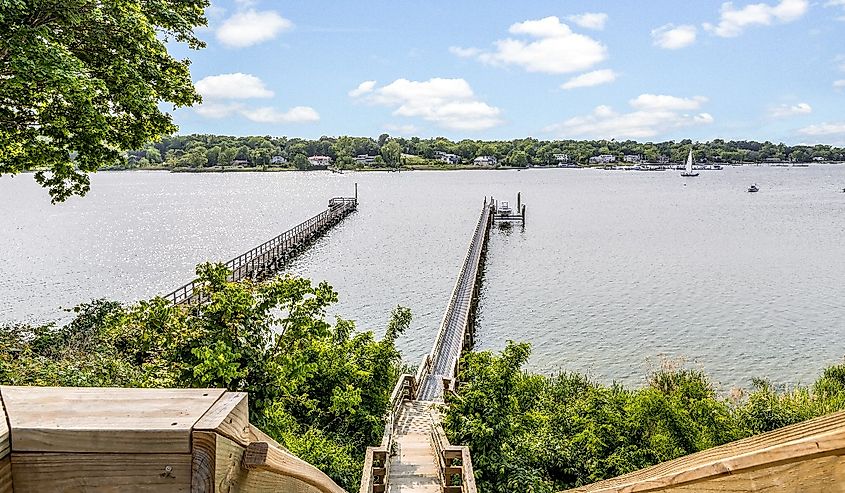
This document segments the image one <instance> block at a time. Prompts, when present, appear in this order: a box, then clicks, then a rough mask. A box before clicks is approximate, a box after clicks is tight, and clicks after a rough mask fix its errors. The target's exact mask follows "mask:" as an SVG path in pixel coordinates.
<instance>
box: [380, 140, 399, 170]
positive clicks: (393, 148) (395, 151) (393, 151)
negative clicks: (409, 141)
mask: <svg viewBox="0 0 845 493" xmlns="http://www.w3.org/2000/svg"><path fill="white" fill-rule="evenodd" d="M381 157H382V159H384V162H385V164H387V165H388V166H391V167H394V168H396V167H398V166H399V160H400V159H401V158H402V147H400V146H399V144H397V143H396V141H390V142H388V143H387V144H385V145H383V146H382V148H381Z"/></svg>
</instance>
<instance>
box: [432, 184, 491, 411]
mask: <svg viewBox="0 0 845 493" xmlns="http://www.w3.org/2000/svg"><path fill="white" fill-rule="evenodd" d="M492 217H493V206H492V202H488V201H487V199H486V198H485V200H484V206H483V207H482V209H481V215H480V216H479V218H478V223H477V224H476V225H475V231H473V234H472V239H471V241H470V244H469V248H468V250H467V254H466V257H465V258H464V263H463V265H462V266H461V271H460V273H459V274H458V279H457V281H456V282H455V287H454V289H453V290H452V296H451V298H450V299H449V305H448V306H447V307H446V312H445V313H444V314H443V321H442V322H441V323H440V329H439V330H438V332H437V339H436V341H435V343H434V346H433V347H432V348H431V352H430V353H429V355H428V356H426V357H425V358H424V359H423V362H422V364H421V365H420V368H419V371H418V373H417V381H418V382H419V387H420V388H419V392H418V394H417V398H418V399H420V400H424V401H442V400H443V388H444V382H446V383H445V384H446V385H448V384H449V382H451V381H452V380H454V378H455V375H456V374H457V370H458V360H459V359H460V357H461V354H462V353H463V351H464V348H465V347H469V346H470V345H471V344H472V340H473V336H474V332H473V330H474V328H475V324H474V317H473V315H474V310H475V306H476V303H477V302H478V289H479V283H480V277H481V263H482V261H483V260H484V254H485V252H486V250H487V239H488V238H489V237H490V225H491V224H492Z"/></svg>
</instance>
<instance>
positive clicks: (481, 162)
mask: <svg viewBox="0 0 845 493" xmlns="http://www.w3.org/2000/svg"><path fill="white" fill-rule="evenodd" d="M472 163H473V164H474V165H476V166H496V165H497V164H498V163H499V161H498V160H497V159H496V156H478V157H477V158H475V159H473V160H472Z"/></svg>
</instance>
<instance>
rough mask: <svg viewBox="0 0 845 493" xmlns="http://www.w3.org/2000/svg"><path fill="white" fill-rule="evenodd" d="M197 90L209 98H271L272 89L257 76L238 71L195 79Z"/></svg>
mask: <svg viewBox="0 0 845 493" xmlns="http://www.w3.org/2000/svg"><path fill="white" fill-rule="evenodd" d="M194 86H195V87H196V88H197V92H199V93H200V94H202V96H203V97H204V98H209V99H252V98H271V97H273V91H271V90H269V89H267V87H266V86H265V85H264V82H263V81H262V80H261V79H259V78H258V77H256V76H254V75H250V74H243V73H240V72H237V73H234V74H220V75H210V76H208V77H204V78H202V79H200V80H199V81H197V83H196V84H194Z"/></svg>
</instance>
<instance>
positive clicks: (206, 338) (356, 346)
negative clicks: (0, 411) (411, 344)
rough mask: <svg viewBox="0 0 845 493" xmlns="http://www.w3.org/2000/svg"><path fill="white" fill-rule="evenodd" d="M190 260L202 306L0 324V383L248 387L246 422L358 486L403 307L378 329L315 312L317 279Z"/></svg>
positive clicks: (146, 307) (373, 439)
mask: <svg viewBox="0 0 845 493" xmlns="http://www.w3.org/2000/svg"><path fill="white" fill-rule="evenodd" d="M197 270H198V274H199V275H200V278H201V279H202V280H203V281H204V284H203V288H202V289H203V290H204V291H205V292H206V293H208V295H209V296H210V302H209V303H207V304H204V305H201V306H190V307H189V306H174V305H172V304H171V303H169V302H168V301H165V300H164V299H162V298H155V299H153V300H150V301H142V302H139V303H136V304H132V305H129V306H123V305H121V304H119V303H115V302H109V301H95V302H92V303H89V304H86V305H82V306H80V307H77V308H76V309H75V310H76V317H75V318H74V319H73V320H72V321H71V322H70V323H68V324H67V325H65V326H63V327H55V326H52V325H47V326H26V325H16V326H6V327H0V383H3V384H7V385H54V386H121V387H218V388H227V389H229V390H233V391H243V392H249V402H250V415H251V416H250V417H251V421H252V422H253V423H255V424H256V425H257V426H259V427H260V428H262V429H263V430H264V431H266V432H267V433H269V434H270V435H271V436H273V437H274V438H276V439H277V440H279V442H281V443H282V444H283V445H285V446H286V447H288V448H289V449H290V450H291V451H292V452H293V453H294V454H296V455H298V456H299V457H301V458H302V459H304V460H306V461H308V462H310V463H312V464H314V465H315V466H317V467H318V468H320V469H322V470H323V471H325V472H326V473H327V474H328V475H329V476H331V477H332V478H333V479H334V480H335V481H336V482H338V484H340V485H341V486H343V487H344V488H346V489H347V490H349V491H354V490H357V488H358V482H359V481H360V477H361V468H362V464H363V457H364V451H365V449H366V447H367V446H368V445H373V444H376V443H378V442H379V441H380V439H381V434H382V432H383V430H384V415H385V411H386V408H387V406H388V401H389V399H390V392H391V390H392V388H393V386H394V384H395V382H396V379H397V378H398V374H399V365H400V356H399V353H398V352H397V350H396V347H395V345H394V342H395V340H396V338H397V337H398V336H399V335H400V334H401V333H402V332H403V331H404V330H405V328H406V327H407V326H408V324H409V323H410V312H409V311H408V310H407V309H404V308H401V307H399V308H397V309H396V310H395V311H394V313H393V319H392V320H391V322H390V324H389V326H388V327H387V330H386V334H385V336H384V338H383V339H381V340H376V339H375V338H374V336H373V333H372V332H356V330H355V326H354V324H353V322H351V321H348V320H341V319H338V320H336V321H335V323H334V324H330V323H329V322H327V321H326V320H325V314H326V309H327V308H328V307H329V306H330V305H331V304H332V303H334V302H336V301H337V293H335V292H334V291H333V290H332V288H331V287H330V286H329V285H328V284H326V283H321V284H319V285H317V286H313V285H312V284H311V282H310V281H308V280H306V279H301V278H295V277H280V278H277V279H275V280H272V281H268V282H264V283H254V282H251V281H243V282H237V283H232V282H227V281H226V275H227V274H228V272H227V271H226V269H225V268H223V267H221V266H219V265H210V264H206V265H202V266H200V267H198V269H197Z"/></svg>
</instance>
